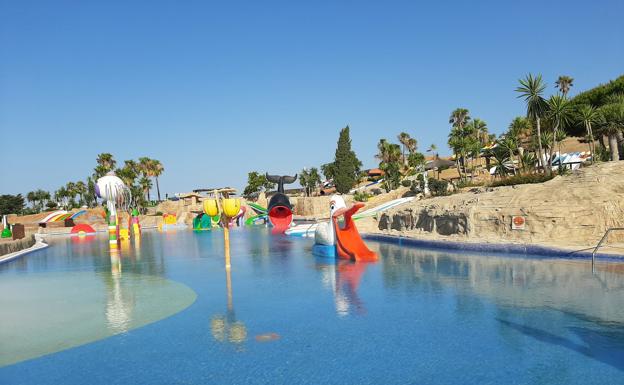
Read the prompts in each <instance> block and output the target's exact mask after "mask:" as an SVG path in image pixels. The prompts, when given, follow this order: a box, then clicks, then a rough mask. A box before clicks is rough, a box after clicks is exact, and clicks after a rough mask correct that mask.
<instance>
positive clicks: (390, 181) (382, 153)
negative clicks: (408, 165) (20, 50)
mask: <svg viewBox="0 0 624 385" xmlns="http://www.w3.org/2000/svg"><path fill="white" fill-rule="evenodd" d="M375 157H376V158H377V159H379V161H380V162H379V168H380V169H381V170H382V171H383V172H384V173H385V177H384V181H385V182H384V183H385V185H386V190H387V191H390V190H393V189H395V188H397V187H398V183H399V182H400V179H401V158H402V154H401V147H400V146H399V145H398V144H394V143H390V142H388V141H387V140H386V139H380V140H379V143H378V144H377V155H375Z"/></svg>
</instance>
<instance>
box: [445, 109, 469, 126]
mask: <svg viewBox="0 0 624 385" xmlns="http://www.w3.org/2000/svg"><path fill="white" fill-rule="evenodd" d="M469 121H470V111H468V110H467V109H466V108H456V109H455V110H453V112H451V116H450V117H449V124H451V125H452V126H453V127H457V128H459V129H460V130H461V129H463V128H464V126H465V125H466V123H468V122H469Z"/></svg>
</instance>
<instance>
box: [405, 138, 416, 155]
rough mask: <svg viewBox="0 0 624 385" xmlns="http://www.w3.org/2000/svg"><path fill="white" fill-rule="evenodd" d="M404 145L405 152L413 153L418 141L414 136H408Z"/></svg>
mask: <svg viewBox="0 0 624 385" xmlns="http://www.w3.org/2000/svg"><path fill="white" fill-rule="evenodd" d="M406 147H407V152H408V153H409V154H413V153H414V152H415V151H416V150H417V149H418V141H417V140H416V139H415V138H409V140H408V141H407V145H406Z"/></svg>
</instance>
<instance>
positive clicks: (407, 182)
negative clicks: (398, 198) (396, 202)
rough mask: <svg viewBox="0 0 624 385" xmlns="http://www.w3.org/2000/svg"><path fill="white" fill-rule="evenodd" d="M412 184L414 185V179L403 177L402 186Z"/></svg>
mask: <svg viewBox="0 0 624 385" xmlns="http://www.w3.org/2000/svg"><path fill="white" fill-rule="evenodd" d="M411 185H412V181H411V180H408V179H403V180H402V181H401V186H403V187H410V186H411Z"/></svg>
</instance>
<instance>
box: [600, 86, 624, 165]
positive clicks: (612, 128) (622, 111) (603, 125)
mask: <svg viewBox="0 0 624 385" xmlns="http://www.w3.org/2000/svg"><path fill="white" fill-rule="evenodd" d="M599 112H600V117H599V120H598V124H597V125H598V127H599V130H600V133H601V134H602V135H606V136H608V138H609V150H610V151H611V160H612V161H619V160H620V154H619V150H618V138H617V136H618V134H619V133H621V132H622V130H624V96H616V97H611V98H609V103H608V104H606V105H604V106H602V107H600V108H599Z"/></svg>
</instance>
